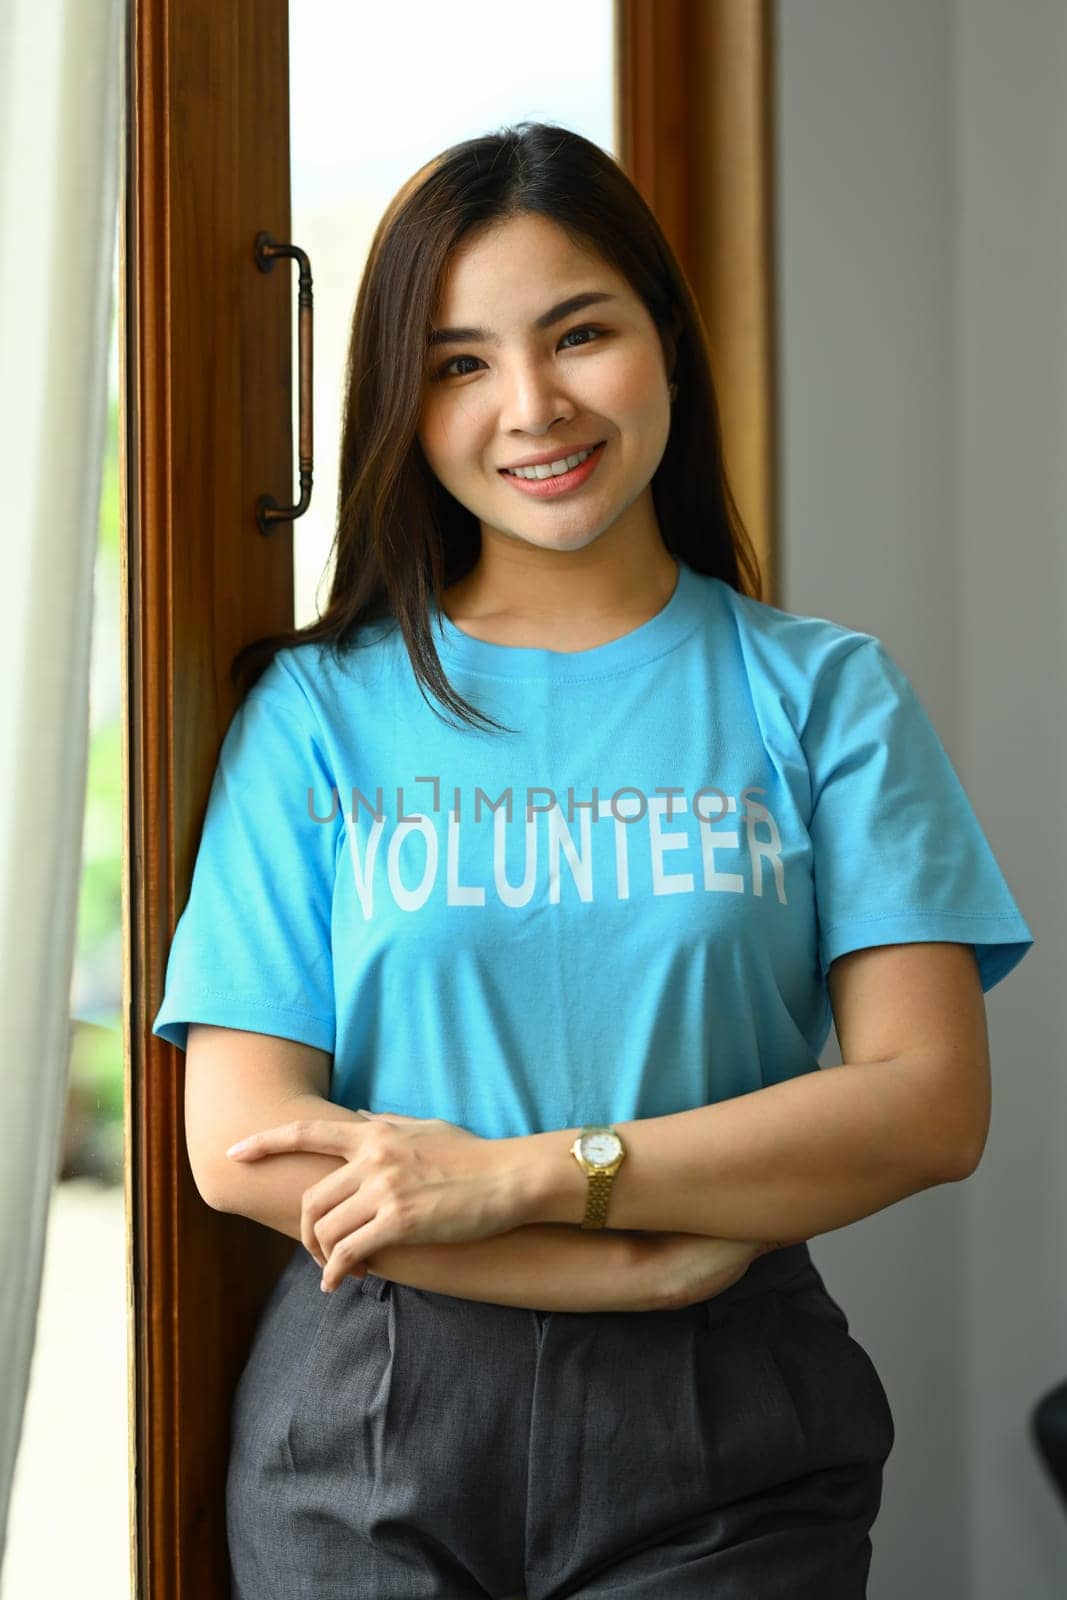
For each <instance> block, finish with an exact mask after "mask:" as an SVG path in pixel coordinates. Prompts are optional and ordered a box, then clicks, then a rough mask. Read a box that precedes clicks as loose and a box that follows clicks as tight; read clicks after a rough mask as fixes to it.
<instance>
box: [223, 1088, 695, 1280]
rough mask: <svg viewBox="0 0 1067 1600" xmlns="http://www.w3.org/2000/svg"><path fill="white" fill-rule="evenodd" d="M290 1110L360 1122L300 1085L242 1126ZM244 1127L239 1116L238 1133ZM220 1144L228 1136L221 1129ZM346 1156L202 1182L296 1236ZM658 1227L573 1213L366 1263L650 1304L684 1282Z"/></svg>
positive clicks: (235, 1165)
mask: <svg viewBox="0 0 1067 1600" xmlns="http://www.w3.org/2000/svg"><path fill="white" fill-rule="evenodd" d="M283 1118H284V1120H285V1121H290V1120H296V1119H300V1118H315V1119H318V1120H327V1119H329V1120H334V1119H336V1120H338V1121H351V1122H362V1121H363V1119H362V1118H361V1117H359V1116H358V1114H357V1113H356V1112H355V1111H352V1110H350V1109H349V1108H348V1107H347V1106H339V1105H335V1104H334V1102H333V1101H330V1100H325V1099H323V1098H322V1096H320V1095H316V1094H302V1095H294V1096H290V1097H288V1098H286V1099H285V1100H284V1101H283V1102H281V1103H279V1102H278V1100H277V1099H276V1098H274V1097H271V1098H270V1099H269V1100H266V1101H265V1102H264V1104H262V1105H253V1106H248V1105H247V1102H246V1103H245V1105H244V1106H243V1108H242V1114H241V1121H240V1127H239V1131H240V1133H241V1134H242V1135H244V1134H248V1133H254V1132H256V1131H258V1130H259V1129H262V1128H269V1127H272V1126H274V1125H275V1124H277V1123H278V1122H279V1121H280V1120H282V1119H283ZM237 1132H238V1128H237V1125H236V1124H235V1126H234V1136H235V1137H236V1135H237ZM219 1142H220V1144H221V1138H220V1141H219ZM343 1165H344V1163H343V1162H342V1161H340V1160H339V1159H338V1158H337V1157H336V1156H332V1155H314V1154H311V1153H305V1152H292V1153H289V1152H286V1153H285V1154H283V1155H271V1156H264V1157H263V1158H262V1159H261V1160H259V1161H255V1162H239V1161H226V1160H225V1158H224V1157H222V1156H221V1154H220V1156H219V1158H218V1159H217V1160H215V1161H213V1162H211V1163H210V1164H208V1163H205V1166H206V1168H207V1172H208V1173H209V1174H210V1175H209V1176H201V1178H200V1179H199V1186H200V1192H201V1194H202V1195H203V1197H204V1199H205V1200H206V1201H207V1202H208V1204H209V1205H210V1206H212V1207H213V1208H214V1209H215V1210H216V1211H229V1212H234V1213H235V1214H237V1215H238V1216H243V1217H249V1218H251V1219H252V1220H253V1221H254V1222H261V1223H263V1224H264V1225H265V1226H266V1227H268V1228H274V1229H275V1230H276V1231H277V1232H279V1233H285V1234H288V1236H289V1237H290V1238H291V1239H297V1240H299V1239H300V1237H301V1234H300V1212H301V1205H302V1201H303V1197H304V1191H305V1190H306V1189H310V1188H311V1186H312V1185H313V1184H315V1183H318V1182H319V1180H320V1179H321V1178H324V1177H326V1176H327V1175H328V1174H329V1173H331V1172H335V1171H336V1170H337V1168H338V1167H340V1166H343ZM657 1237H658V1236H657V1235H653V1234H648V1233H643V1232H622V1231H620V1230H618V1229H612V1228H604V1229H597V1230H595V1231H594V1230H584V1229H581V1228H578V1227H575V1226H573V1225H572V1224H570V1223H562V1222H535V1223H529V1224H527V1225H524V1226H523V1227H521V1228H514V1229H512V1231H511V1232H510V1233H503V1234H496V1235H493V1236H492V1237H490V1238H488V1239H472V1240H464V1241H462V1242H460V1243H455V1244H413V1245H406V1244H400V1245H390V1246H387V1247H386V1249H384V1250H381V1251H379V1252H378V1253H377V1254H375V1255H372V1256H370V1257H368V1258H367V1268H368V1271H370V1272H372V1273H374V1275H375V1276H376V1277H381V1278H390V1279H392V1281H393V1282H395V1283H404V1284H408V1285H410V1286H411V1287H412V1288H416V1289H429V1290H432V1291H434V1292H436V1293H438V1294H451V1295H456V1296H458V1297H459V1298H460V1299H464V1300H482V1301H490V1302H493V1303H495V1304H497V1305H511V1306H524V1307H528V1308H532V1309H536V1310H541V1311H647V1310H652V1309H655V1308H657V1307H660V1306H662V1305H664V1304H665V1303H666V1302H667V1301H668V1300H669V1299H670V1298H671V1297H672V1296H673V1295H675V1294H676V1292H677V1284H676V1283H675V1281H674V1279H673V1277H670V1278H669V1277H668V1275H667V1274H666V1273H665V1271H664V1263H663V1262H662V1261H660V1262H658V1263H657V1261H656V1259H655V1240H656V1239H657Z"/></svg>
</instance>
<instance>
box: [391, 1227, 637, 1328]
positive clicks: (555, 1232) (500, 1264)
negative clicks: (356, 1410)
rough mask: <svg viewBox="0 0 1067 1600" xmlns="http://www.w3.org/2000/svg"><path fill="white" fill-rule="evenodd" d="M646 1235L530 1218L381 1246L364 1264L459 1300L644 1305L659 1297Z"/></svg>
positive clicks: (560, 1307) (566, 1307) (587, 1307)
mask: <svg viewBox="0 0 1067 1600" xmlns="http://www.w3.org/2000/svg"><path fill="white" fill-rule="evenodd" d="M650 1237H651V1236H649V1235H647V1234H640V1233H633V1234H631V1233H624V1232H621V1231H618V1230H615V1229H611V1228H603V1229H599V1228H598V1229H595V1230H583V1229H582V1228H578V1227H575V1226H574V1225H573V1224H572V1223H566V1222H564V1223H559V1222H532V1223H528V1224H526V1225H525V1226H524V1227H521V1228H513V1229H512V1230H511V1232H510V1233H498V1234H494V1235H493V1236H492V1237H491V1238H488V1239H465V1240H463V1241H462V1242H460V1243H458V1244H397V1245H387V1246H386V1248H385V1249H384V1250H379V1251H377V1252H376V1253H375V1254H374V1255H372V1256H370V1257H368V1261H367V1266H368V1269H369V1271H370V1272H372V1273H373V1274H374V1275H375V1276H376V1277H380V1278H389V1279H391V1280H392V1282H394V1283H405V1284H408V1285H410V1286H411V1287H412V1288H415V1289H430V1290H433V1291H434V1292H435V1293H437V1294H451V1295H456V1296H458V1297H459V1298H460V1299H462V1300H483V1301H490V1302H493V1303H494V1304H496V1305H502V1306H525V1307H528V1308H530V1309H532V1310H537V1311H649V1310H652V1309H654V1308H655V1307H656V1306H658V1305H659V1304H660V1302H661V1297H662V1288H661V1286H660V1285H659V1284H658V1283H657V1280H656V1276H655V1272H654V1267H653V1262H652V1250H651V1245H650Z"/></svg>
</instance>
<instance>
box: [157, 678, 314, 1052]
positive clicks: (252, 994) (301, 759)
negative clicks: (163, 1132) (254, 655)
mask: <svg viewBox="0 0 1067 1600" xmlns="http://www.w3.org/2000/svg"><path fill="white" fill-rule="evenodd" d="M309 790H310V791H311V793H310V794H309ZM333 791H334V780H333V778H332V777H331V775H330V772H329V770H328V763H327V759H326V756H325V754H324V751H323V748H322V739H321V733H320V730H319V725H318V723H317V721H316V719H315V717H314V713H313V712H312V710H311V707H310V705H309V706H308V707H307V709H306V711H298V710H297V709H295V708H294V707H293V706H291V705H290V704H289V703H288V701H286V700H282V699H281V698H280V697H279V696H276V695H274V694H273V693H268V692H266V691H264V690H262V689H260V688H259V687H258V686H257V685H254V686H253V687H252V689H251V690H250V691H249V693H248V694H247V695H246V697H245V699H244V700H243V701H242V703H241V705H240V706H239V707H238V709H237V711H236V713H235V714H234V717H233V719H232V721H231V723H230V725H229V728H228V729H227V731H226V735H225V738H224V739H223V742H222V746H221V748H220V751H219V757H218V763H217V766H216V769H215V775H214V778H213V780H212V785H211V790H210V794H209V796H208V803H207V808H206V811H205V815H204V825H203V828H202V830H201V836H200V843H199V848H198V852H197V856H196V861H195V864H194V867H193V875H192V882H191V885H190V889H189V896H188V899H187V901H186V904H185V909H184V910H183V911H182V914H181V916H180V917H179V919H178V924H177V926H176V928H175V930H174V937H173V939H172V940H171V945H170V950H169V953H168V957H167V971H166V978H165V983H164V995H163V1003H162V1005H161V1006H160V1009H159V1012H158V1014H157V1016H156V1018H155V1021H154V1022H153V1024H152V1032H153V1033H155V1034H158V1036H159V1037H160V1038H161V1039H166V1040H167V1041H168V1042H169V1043H171V1044H175V1045H177V1046H178V1047H179V1048H180V1049H182V1050H184V1049H185V1048H186V1038H187V1033H188V1024H189V1023H190V1022H210V1023H215V1024H217V1025H219V1026H222V1027H228V1028H242V1029H247V1030H249V1031H251V1032H253V1033H268V1034H274V1035H276V1036H278V1037H279V1038H285V1039H296V1040H299V1041H300V1042H302V1043H304V1044H309V1045H313V1046H315V1047H316V1048H317V1049H320V1050H328V1051H330V1052H332V1051H333V1049H334V1046H335V1034H336V1025H335V1010H334V983H333V953H332V947H331V928H332V906H333V884H334V872H335V861H336V845H337V838H338V831H339V829H341V828H342V827H343V818H342V817H341V815H340V802H339V801H338V800H337V797H336V794H335V793H334V792H333ZM333 811H336V812H337V814H338V815H337V818H336V820H333V819H332V818H331V820H318V819H319V818H326V817H329V816H330V814H331V813H332V812H333Z"/></svg>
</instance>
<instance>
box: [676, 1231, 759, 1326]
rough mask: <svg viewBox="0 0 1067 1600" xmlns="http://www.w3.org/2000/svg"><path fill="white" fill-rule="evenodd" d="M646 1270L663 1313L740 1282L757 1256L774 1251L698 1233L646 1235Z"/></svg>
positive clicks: (757, 1244) (748, 1243) (744, 1241)
mask: <svg viewBox="0 0 1067 1600" xmlns="http://www.w3.org/2000/svg"><path fill="white" fill-rule="evenodd" d="M647 1245H648V1251H649V1268H650V1270H651V1272H652V1274H653V1275H654V1278H655V1281H656V1282H657V1283H658V1284H659V1286H660V1291H661V1298H662V1304H663V1306H664V1307H665V1308H666V1309H671V1308H675V1307H679V1308H680V1307H681V1306H690V1305H694V1304H695V1303H696V1302H697V1301H698V1300H707V1299H709V1298H710V1297H711V1296H712V1295H716V1294H721V1292H722V1291H723V1289H728V1288H729V1287H730V1285H731V1284H732V1283H736V1282H737V1280H738V1279H739V1278H743V1277H744V1275H745V1273H746V1272H747V1271H748V1269H749V1267H750V1266H751V1265H752V1263H753V1261H755V1259H756V1257H757V1256H760V1255H762V1254H763V1253H764V1251H765V1250H773V1249H775V1248H776V1246H775V1245H773V1244H765V1243H762V1242H758V1241H753V1240H748V1239H711V1238H708V1237H707V1235H705V1234H701V1233H649V1234H648V1236H647Z"/></svg>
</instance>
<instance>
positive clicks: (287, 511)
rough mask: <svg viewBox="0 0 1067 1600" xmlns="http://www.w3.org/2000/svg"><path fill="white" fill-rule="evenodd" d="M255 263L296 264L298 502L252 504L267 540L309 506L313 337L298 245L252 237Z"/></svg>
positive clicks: (266, 266)
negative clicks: (284, 260) (288, 260)
mask: <svg viewBox="0 0 1067 1600" xmlns="http://www.w3.org/2000/svg"><path fill="white" fill-rule="evenodd" d="M254 255H255V262H256V266H257V267H258V268H259V270H260V272H271V271H273V269H274V263H275V261H276V260H277V259H278V257H279V256H291V257H292V258H293V259H294V260H295V261H297V262H299V264H300V289H299V310H298V319H299V320H298V324H297V337H298V351H299V363H300V375H299V381H300V438H299V453H300V499H299V500H298V501H297V502H296V505H294V506H282V505H279V504H278V502H277V500H275V498H274V496H273V495H272V494H261V495H260V496H259V498H258V499H257V501H256V524H257V526H258V528H259V531H260V533H261V534H263V535H264V537H267V536H268V535H269V534H271V533H273V532H274V529H275V527H276V526H277V525H278V523H279V522H294V521H295V520H296V518H297V517H302V516H303V515H304V512H305V511H306V510H307V508H308V506H309V505H310V504H311V469H312V449H311V439H312V399H311V352H312V343H313V333H314V302H313V299H312V293H311V262H310V261H309V260H308V258H307V254H306V252H305V251H303V250H301V249H300V246H299V245H295V244H281V243H280V242H279V241H278V240H277V239H275V238H273V237H272V236H271V234H270V233H268V232H267V231H266V230H263V231H261V232H260V233H257V234H256V242H255V249H254Z"/></svg>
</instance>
